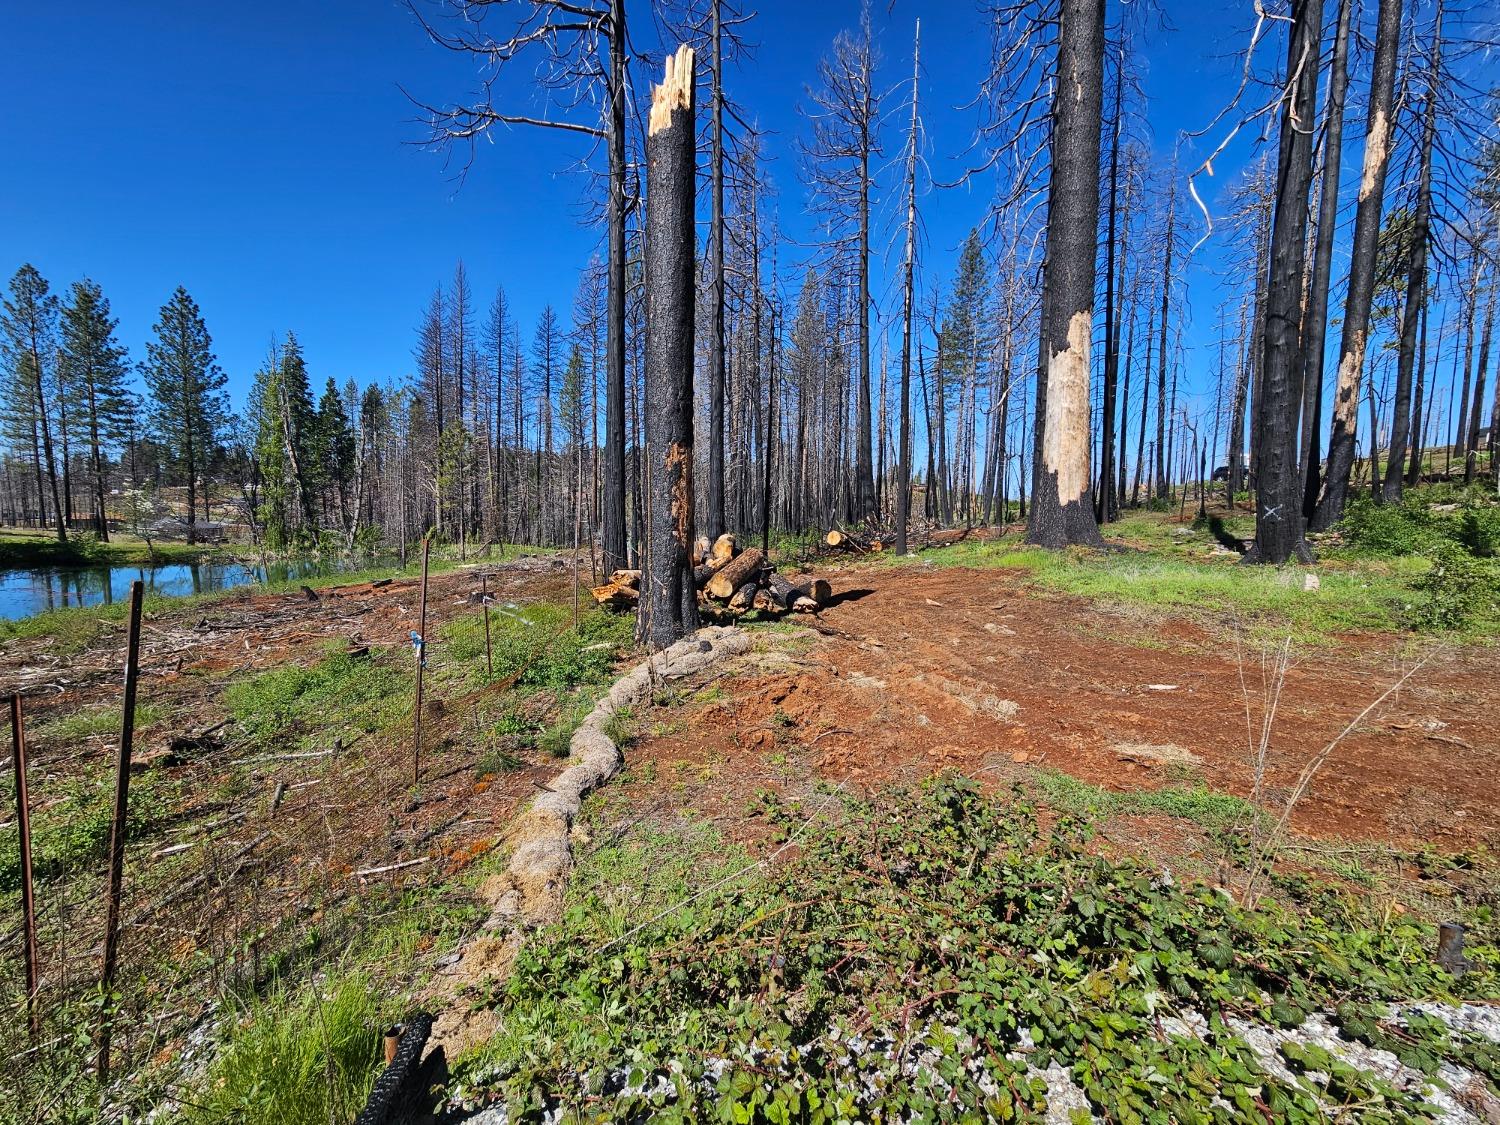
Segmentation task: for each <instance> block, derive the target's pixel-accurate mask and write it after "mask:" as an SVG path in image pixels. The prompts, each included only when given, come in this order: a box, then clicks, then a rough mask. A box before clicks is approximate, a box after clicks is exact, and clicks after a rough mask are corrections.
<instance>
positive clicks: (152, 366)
mask: <svg viewBox="0 0 1500 1125" xmlns="http://www.w3.org/2000/svg"><path fill="white" fill-rule="evenodd" d="M152 331H153V332H154V333H155V339H153V340H150V341H148V342H147V344H146V362H145V363H144V364H142V366H141V373H142V374H143V375H144V376H145V379H146V388H147V390H148V391H149V393H150V396H151V406H150V418H151V426H152V429H153V430H154V431H155V434H156V437H157V440H158V441H160V442H161V443H162V445H163V446H164V447H165V449H166V450H167V451H168V453H169V455H170V456H171V458H172V459H173V460H175V461H176V462H177V463H178V464H179V465H180V466H181V468H182V471H183V473H184V474H185V476H186V478H187V526H188V542H189V543H192V542H195V541H196V539H197V531H196V521H197V506H198V474H199V472H200V471H202V469H203V467H204V465H205V464H206V463H207V461H208V457H209V454H210V453H211V452H212V450H213V448H214V446H215V444H216V443H217V441H218V435H219V429H220V427H221V425H222V424H223V419H224V415H225V412H226V407H225V403H224V394H223V391H224V382H225V379H224V372H223V371H222V370H221V369H220V367H219V365H218V362H217V357H216V356H215V355H214V351H213V339H212V338H211V337H210V336H209V334H208V327H207V325H205V324H204V323H203V316H202V314H201V313H200V312H199V310H198V305H197V303H196V302H195V301H194V300H193V299H192V298H191V297H190V296H188V293H187V290H186V289H184V288H183V287H182V286H180V285H179V286H178V287H177V289H176V291H175V292H173V294H172V297H171V299H170V300H168V301H167V303H166V304H165V305H163V306H162V308H161V314H160V315H159V316H158V318H157V321H156V324H155V325H154V326H153V327H152Z"/></svg>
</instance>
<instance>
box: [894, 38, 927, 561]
mask: <svg viewBox="0 0 1500 1125" xmlns="http://www.w3.org/2000/svg"><path fill="white" fill-rule="evenodd" d="M921 51H922V21H921V20H918V21H917V29H916V32H915V34H914V35H913V37H912V48H911V130H910V132H909V134H908V136H907V142H906V144H907V149H906V253H905V254H904V255H903V257H902V262H901V433H900V436H899V437H898V438H897V441H898V442H899V444H900V452H899V453H898V454H897V455H896V466H897V468H896V553H897V554H898V555H904V554H906V531H907V525H908V523H909V522H910V520H911V449H912V444H911V330H912V315H913V312H914V309H913V299H914V292H913V272H914V269H915V259H916V230H917V83H918V80H919V79H920V77H921V73H922V72H921V57H922V56H921ZM931 483H932V482H931V480H930V479H929V480H928V485H929V489H930V486H931Z"/></svg>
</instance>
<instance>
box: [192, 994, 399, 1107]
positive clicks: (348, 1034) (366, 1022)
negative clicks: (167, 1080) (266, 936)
mask: <svg viewBox="0 0 1500 1125" xmlns="http://www.w3.org/2000/svg"><path fill="white" fill-rule="evenodd" d="M396 1014H397V1013H395V1012H394V1011H393V1010H392V1008H391V1006H390V1005H389V1003H388V1002H387V1003H382V1002H381V1000H379V999H377V996H376V994H375V992H374V989H373V987H372V984H371V981H370V980H369V979H368V978H367V977H365V976H364V975H363V974H359V973H351V974H349V975H346V976H342V977H339V978H337V979H335V980H332V981H330V982H329V983H328V984H327V985H325V986H324V987H323V988H322V989H317V988H307V989H301V990H297V991H296V992H295V993H289V992H288V991H287V990H285V989H281V988H278V989H276V990H275V991H273V992H272V993H271V994H270V995H269V996H267V997H265V998H264V999H261V1000H256V1001H254V1002H253V1003H251V1004H250V1005H249V1006H248V1007H247V1008H246V1009H245V1010H244V1011H243V1012H242V1013H240V1014H239V1015H238V1017H237V1018H236V1019H235V1020H234V1022H233V1023H232V1025H231V1030H230V1032H229V1035H228V1036H227V1037H226V1039H225V1041H224V1042H223V1043H222V1045H221V1046H220V1048H219V1051H218V1053H217V1054H216V1055H215V1057H214V1061H213V1063H212V1064H211V1065H210V1067H209V1073H208V1080H207V1082H206V1083H205V1084H204V1087H203V1089H202V1090H201V1091H195V1094H194V1096H193V1099H192V1100H193V1104H192V1105H191V1106H190V1107H188V1108H187V1109H186V1111H185V1112H184V1113H183V1115H182V1120H183V1121H184V1122H189V1123H195V1122H203V1123H205V1125H207V1123H210V1122H212V1123H217V1122H221V1121H243V1122H246V1123H247V1125H254V1123H264V1125H328V1123H329V1122H348V1121H352V1120H353V1119H354V1117H355V1115H356V1114H357V1113H358V1112H359V1111H360V1109H361V1108H363V1106H364V1101H365V1099H366V1098H367V1097H368V1096H369V1093H370V1087H371V1086H372V1085H374V1081H375V1075H376V1073H377V1070H378V1067H379V1064H380V1061H381V1059H382V1057H383V1056H382V1053H381V1052H382V1039H383V1032H384V1029H385V1027H386V1026H387V1024H388V1021H389V1020H390V1019H392V1018H393V1017H394V1016H395V1015H396Z"/></svg>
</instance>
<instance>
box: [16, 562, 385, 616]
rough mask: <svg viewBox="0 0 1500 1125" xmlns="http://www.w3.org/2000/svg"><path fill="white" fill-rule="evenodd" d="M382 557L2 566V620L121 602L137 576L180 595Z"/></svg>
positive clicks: (157, 589)
mask: <svg viewBox="0 0 1500 1125" xmlns="http://www.w3.org/2000/svg"><path fill="white" fill-rule="evenodd" d="M386 561H388V560H381V559H373V560H372V559H370V558H361V559H358V560H351V561H350V562H348V563H343V562H340V561H338V560H328V559H298V560H293V561H289V562H273V563H270V564H260V563H241V562H210V563H175V564H173V565H170V566H86V567H43V568H40V569H37V570H25V569H22V570H3V571H0V620H9V621H14V620H17V619H18V618H22V617H30V616H31V615H32V614H34V613H44V612H46V611H47V610H49V609H64V608H67V607H69V606H88V605H109V604H111V603H113V602H116V601H124V600H125V599H126V598H127V597H128V596H129V595H130V584H131V583H132V582H133V581H135V580H136V579H137V578H139V579H141V580H142V581H143V582H145V583H146V590H147V592H148V593H157V594H161V595H164V596H166V597H183V596H185V595H188V594H211V593H214V592H216V591H219V590H228V589H232V588H233V587H235V586H249V585H253V584H254V583H257V582H285V581H287V580H289V579H298V578H312V577H323V576H326V575H330V574H339V573H341V572H343V571H345V570H350V569H354V568H356V567H358V568H361V569H363V568H365V567H368V566H371V565H381V564H382V563H383V562H386Z"/></svg>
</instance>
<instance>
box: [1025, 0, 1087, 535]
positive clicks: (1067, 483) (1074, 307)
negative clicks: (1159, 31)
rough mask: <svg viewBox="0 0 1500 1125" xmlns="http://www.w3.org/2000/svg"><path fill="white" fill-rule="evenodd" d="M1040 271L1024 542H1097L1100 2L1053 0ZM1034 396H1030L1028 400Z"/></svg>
mask: <svg viewBox="0 0 1500 1125" xmlns="http://www.w3.org/2000/svg"><path fill="white" fill-rule="evenodd" d="M1061 19H1062V27H1061V31H1060V38H1059V45H1058V57H1057V86H1056V92H1055V93H1054V95H1053V101H1052V183H1051V188H1050V190H1049V192H1048V198H1047V257H1046V263H1045V265H1044V266H1043V272H1042V291H1043V296H1042V306H1043V315H1042V343H1043V348H1044V353H1045V356H1046V362H1045V365H1044V367H1043V369H1042V371H1041V372H1040V378H1039V387H1042V388H1045V402H1046V405H1045V408H1044V409H1045V415H1044V421H1043V424H1042V426H1041V436H1040V440H1039V441H1038V442H1037V449H1036V462H1037V468H1036V487H1035V489H1034V494H1033V496H1032V507H1031V521H1030V523H1029V524H1028V526H1027V530H1026V539H1027V542H1030V543H1035V544H1038V545H1039V546H1043V547H1063V546H1066V545H1068V544H1070V543H1077V544H1084V545H1087V546H1096V547H1097V546H1103V543H1104V541H1103V539H1102V537H1101V536H1100V535H1099V524H1098V522H1097V521H1096V520H1095V519H1094V505H1093V502H1092V500H1091V499H1090V498H1089V492H1090V490H1091V489H1090V480H1089V446H1090V444H1091V441H1090V436H1089V344H1090V338H1091V336H1092V334H1093V324H1094V257H1095V249H1096V246H1097V241H1098V226H1099V126H1100V115H1101V113H1102V110H1103V96H1104V74H1103V71H1104V0H1062V4H1061ZM1041 401H1042V396H1041V394H1040V392H1039V394H1038V402H1039V404H1040V402H1041Z"/></svg>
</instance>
